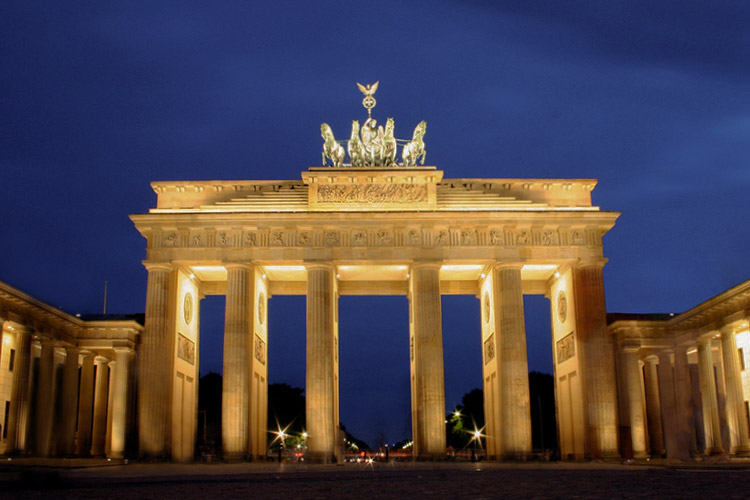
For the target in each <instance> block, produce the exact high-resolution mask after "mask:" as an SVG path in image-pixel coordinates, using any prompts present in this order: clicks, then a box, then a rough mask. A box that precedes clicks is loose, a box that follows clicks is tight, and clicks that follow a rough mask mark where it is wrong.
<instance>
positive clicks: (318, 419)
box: [305, 262, 339, 463]
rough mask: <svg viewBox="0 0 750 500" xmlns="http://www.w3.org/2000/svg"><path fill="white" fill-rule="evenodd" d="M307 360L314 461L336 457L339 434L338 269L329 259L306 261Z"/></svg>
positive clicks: (310, 445)
mask: <svg viewBox="0 0 750 500" xmlns="http://www.w3.org/2000/svg"><path fill="white" fill-rule="evenodd" d="M306 267H307V353H306V355H307V362H306V365H307V366H306V382H305V401H306V410H305V411H306V415H307V432H308V435H309V437H308V439H307V446H308V448H307V449H308V456H309V459H310V460H311V461H314V462H324V463H328V462H331V461H333V460H334V455H335V449H336V440H337V434H338V426H339V423H338V419H337V418H336V415H337V414H338V411H337V408H335V392H336V391H335V386H334V384H335V380H336V376H335V375H336V374H335V373H334V370H335V368H334V366H335V363H334V358H335V348H336V346H335V343H334V336H335V323H336V318H335V314H336V307H335V303H334V301H335V300H336V295H335V284H334V279H335V271H334V267H333V265H332V264H331V263H329V262H321V263H309V264H307V266H306Z"/></svg>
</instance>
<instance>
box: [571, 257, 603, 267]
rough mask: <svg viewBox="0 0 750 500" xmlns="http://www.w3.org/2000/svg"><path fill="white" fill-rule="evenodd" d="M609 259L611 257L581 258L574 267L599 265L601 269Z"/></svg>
mask: <svg viewBox="0 0 750 500" xmlns="http://www.w3.org/2000/svg"><path fill="white" fill-rule="evenodd" d="M608 261H609V259H605V258H604V257H598V258H593V259H579V260H578V262H576V263H575V265H574V266H573V267H575V268H576V269H581V268H583V267H598V268H600V269H601V268H603V267H604V264H606V263H607V262H608Z"/></svg>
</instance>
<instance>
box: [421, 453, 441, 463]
mask: <svg viewBox="0 0 750 500" xmlns="http://www.w3.org/2000/svg"><path fill="white" fill-rule="evenodd" d="M414 460H415V461H417V462H439V461H441V460H447V456H446V455H445V453H420V454H419V455H417V456H416V457H415V458H414Z"/></svg>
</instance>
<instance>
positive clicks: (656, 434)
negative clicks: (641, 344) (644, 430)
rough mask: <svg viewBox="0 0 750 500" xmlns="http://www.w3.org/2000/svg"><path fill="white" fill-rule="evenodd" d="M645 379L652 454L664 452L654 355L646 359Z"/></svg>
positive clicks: (658, 454)
mask: <svg viewBox="0 0 750 500" xmlns="http://www.w3.org/2000/svg"><path fill="white" fill-rule="evenodd" d="M645 363H646V365H645V369H644V380H645V386H646V417H647V418H648V437H649V444H650V446H651V456H661V455H663V454H664V451H665V450H664V434H663V433H662V425H661V403H660V401H659V377H658V375H657V371H656V370H657V364H656V360H655V359H654V358H653V357H648V358H646V359H645Z"/></svg>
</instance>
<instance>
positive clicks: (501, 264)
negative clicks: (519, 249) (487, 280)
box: [492, 260, 523, 271]
mask: <svg viewBox="0 0 750 500" xmlns="http://www.w3.org/2000/svg"><path fill="white" fill-rule="evenodd" d="M522 267H523V262H513V261H507V260H496V261H494V262H493V263H492V269H496V270H498V271H499V270H501V269H519V270H520V269H521V268H522Z"/></svg>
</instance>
